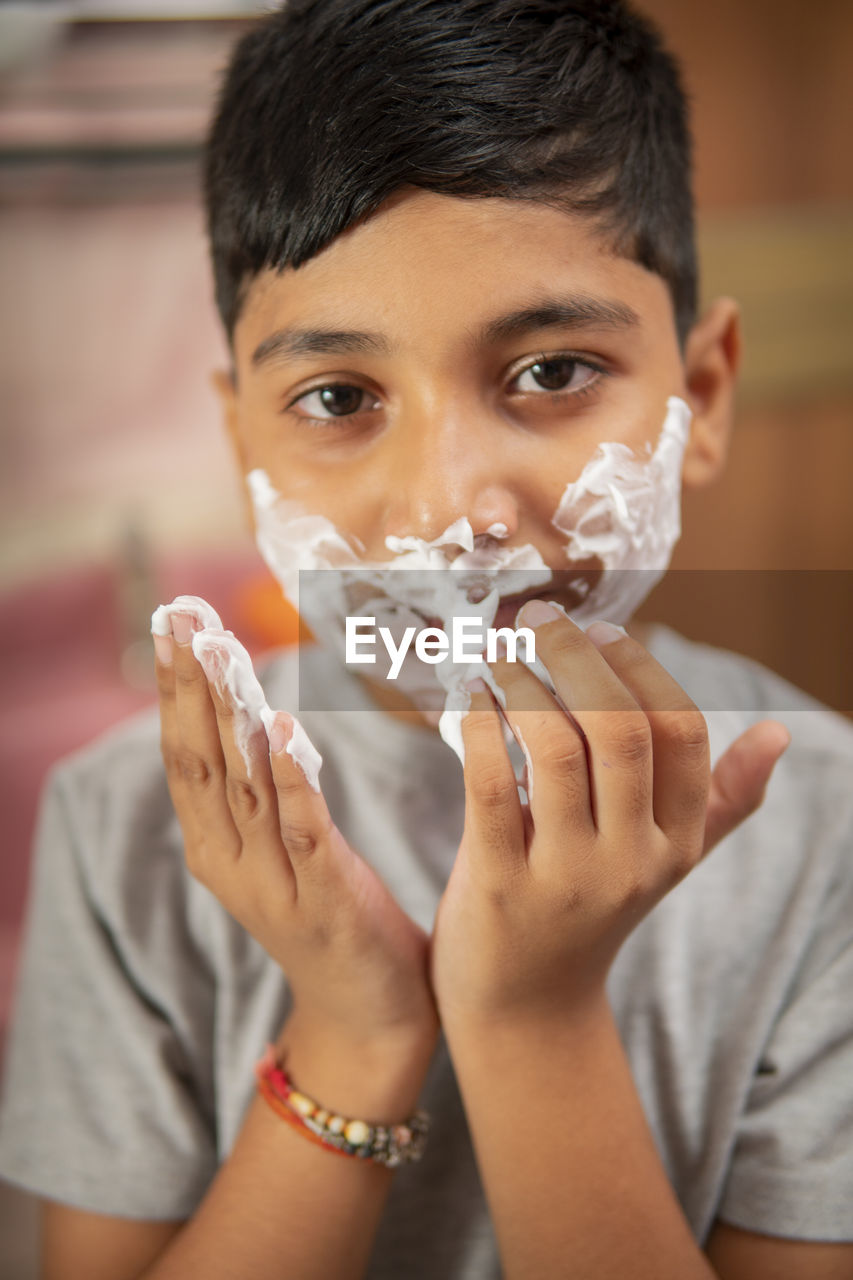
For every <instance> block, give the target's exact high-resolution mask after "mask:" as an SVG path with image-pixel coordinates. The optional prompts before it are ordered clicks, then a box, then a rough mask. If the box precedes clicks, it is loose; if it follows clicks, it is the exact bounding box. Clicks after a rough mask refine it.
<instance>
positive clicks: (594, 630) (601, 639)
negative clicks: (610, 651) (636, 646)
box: [586, 622, 628, 649]
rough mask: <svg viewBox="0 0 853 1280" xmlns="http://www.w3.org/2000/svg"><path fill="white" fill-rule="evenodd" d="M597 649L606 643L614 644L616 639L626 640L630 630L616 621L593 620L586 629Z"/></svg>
mask: <svg viewBox="0 0 853 1280" xmlns="http://www.w3.org/2000/svg"><path fill="white" fill-rule="evenodd" d="M586 634H587V635H588V636H589V638H590V640H591V641H592V643H593V644H594V645H595V647H596V649H602V648H603V647H604V646H605V645H606V644H613V643H614V641H616V640H624V639H625V637H626V636H627V634H628V632H627V631H626V630H625V628H624V627H619V626H617V625H616V623H615V622H592V623H590V625H589V626H588V627H587V629H586Z"/></svg>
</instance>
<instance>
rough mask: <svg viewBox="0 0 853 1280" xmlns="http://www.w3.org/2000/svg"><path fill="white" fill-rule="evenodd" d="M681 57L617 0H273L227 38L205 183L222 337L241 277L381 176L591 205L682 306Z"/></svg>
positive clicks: (689, 263)
mask: <svg viewBox="0 0 853 1280" xmlns="http://www.w3.org/2000/svg"><path fill="white" fill-rule="evenodd" d="M690 152H691V145H690V132H689V127H688V120H687V104H686V100H685V95H684V92H683V90H682V87H681V84H680V80H679V73H678V68H677V65H676V63H675V61H674V60H673V58H672V57H671V56H670V55H669V53H667V51H666V50H665V48H664V47H663V44H662V42H661V38H660V36H659V34H658V33H657V31H656V30H655V28H654V27H653V26H652V24H651V23H649V22H648V21H647V20H646V19H645V18H644V17H641V16H639V15H638V14H636V13H634V12H633V11H632V10H631V9H629V8H628V7H627V6H626V5H625V4H624V3H622V0H290V3H288V4H286V5H285V6H284V7H283V8H281V9H279V10H277V11H275V12H273V13H271V14H269V15H267V16H265V17H264V18H262V19H259V20H258V22H257V23H256V24H254V25H253V26H252V28H250V30H249V31H248V32H247V34H246V35H245V36H244V37H243V38H242V39H241V40H240V41H239V43H238V45H237V47H236V49H235V51H234V55H233V57H232V60H231V63H230V66H229V69H228V72H227V74H226V77H225V81H224V84H223V88H222V92H221V96H220V100H219V104H218V110H217V113H216V116H215V119H214V122H213V125H212V128H211V132H210V138H209V141H208V147H207V155H206V166H205V194H206V202H207V211H208V226H209V234H210V242H211V251H212V256H213V267H214V275H215V285H216V300H217V305H218V307H219V310H220V314H221V316H222V319H223V322H224V324H225V328H226V330H227V332H228V335H229V337H231V336H233V331H234V326H235V324H236V322H237V319H238V317H239V314H240V308H241V306H242V303H243V299H244V297H245V292H246V289H247V287H248V286H249V284H250V283H251V281H252V279H254V277H255V276H257V275H258V273H259V272H261V271H262V270H264V269H265V268H272V269H274V270H283V269H284V268H286V267H298V266H300V265H301V264H302V263H304V262H306V261H308V260H309V259H310V258H312V257H313V256H314V255H315V254H317V253H319V252H320V250H321V249H323V248H325V246H326V245H328V244H329V243H330V242H331V241H332V240H334V239H335V237H336V236H338V235H340V233H341V232H342V231H345V230H346V229H347V228H348V227H350V226H352V225H353V224H354V223H355V222H356V221H357V220H359V219H361V218H364V217H366V216H368V215H370V214H371V213H373V212H374V211H375V210H376V209H377V208H378V207H379V206H380V205H381V204H382V203H383V201H385V200H386V199H387V198H388V197H389V196H390V195H391V194H392V193H393V192H395V191H397V190H399V189H400V188H401V187H406V186H410V185H412V186H415V187H421V188H424V189H426V190H428V191H433V192H439V193H442V194H446V195H453V196H463V197H466V196H470V197H477V196H480V197H482V196H501V197H505V198H512V199H526V200H533V201H538V202H539V203H542V204H548V205H552V206H556V207H558V208H561V209H565V210H568V211H572V212H581V213H586V214H588V215H590V216H591V217H594V218H595V219H596V220H597V222H598V224H599V225H600V227H601V229H602V231H604V232H606V233H607V234H608V235H609V236H610V237H611V239H612V242H613V244H614V247H615V249H616V251H617V252H618V253H619V254H620V255H622V256H624V257H627V258H631V259H632V260H634V261H636V262H638V263H640V264H641V265H642V266H644V267H646V268H648V269H649V270H651V271H654V272H656V273H657V274H658V275H660V276H661V277H662V278H663V279H664V281H665V282H666V284H667V285H668V287H669V290H670V293H671V295H672V301H673V308H674V313H675V323H676V329H677V332H678V336H679V339H680V340H681V341H682V343H683V341H684V338H685V336H686V334H687V331H688V329H689V328H690V325H691V324H692V323H693V321H694V319H695V312H696V289H697V281H696V277H697V268H696V253H695V247H694V229H693V201H692V195H691V183H690V170H691V155H690Z"/></svg>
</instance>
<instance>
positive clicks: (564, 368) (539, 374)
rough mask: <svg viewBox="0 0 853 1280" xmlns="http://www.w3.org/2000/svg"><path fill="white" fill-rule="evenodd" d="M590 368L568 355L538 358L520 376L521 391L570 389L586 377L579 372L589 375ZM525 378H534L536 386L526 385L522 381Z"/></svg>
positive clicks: (519, 388) (519, 385) (519, 386)
mask: <svg viewBox="0 0 853 1280" xmlns="http://www.w3.org/2000/svg"><path fill="white" fill-rule="evenodd" d="M590 372H591V371H590V368H589V366H588V365H583V364H581V363H580V362H579V361H578V360H572V359H570V358H569V357H568V356H555V357H554V358H553V359H552V360H537V361H536V363H535V364H532V365H529V366H528V368H526V369H525V370H524V371H523V372H522V373H521V374H519V377H518V390H519V391H530V390H536V389H538V390H540V391H568V390H572V389H573V388H574V387H575V386H577V385H578V384H579V381H580V382H581V383H582V382H584V381H585V380H586V379H585V378H584V377H581V378H580V380H579V379H578V376H577V375H578V374H579V373H580V374H581V375H584V374H585V375H587V376H588V375H589V374H590ZM525 378H531V379H533V381H534V383H535V384H536V385H535V387H524V386H522V385H521V384H522V382H523V380H524V379H525Z"/></svg>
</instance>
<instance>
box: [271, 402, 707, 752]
mask: <svg viewBox="0 0 853 1280" xmlns="http://www.w3.org/2000/svg"><path fill="white" fill-rule="evenodd" d="M690 417H691V415H690V410H689V408H688V406H687V405H686V404H685V403H684V401H683V400H681V399H679V398H678V397H676V396H671V397H670V398H669V399H668V401H667V413H666V417H665V419H664V422H663V426H662V427H661V431H660V434H659V437H658V440H657V444H656V446H655V448H654V450H652V447H651V445H649V444H647V445H646V446H645V450H644V451H643V452H640V453H639V454H638V453H635V452H634V451H633V450H631V449H630V448H629V447H628V446H627V445H625V444H618V443H608V444H602V445H599V447H598V448H597V450H596V451H595V453H594V454H593V456H592V458H591V459H590V461H589V462H588V463H587V464H586V466H585V467H584V469H583V471H582V472H581V474H580V476H579V477H578V479H577V480H576V481H574V482H573V483H571V484H568V485H567V486H566V488H565V490H564V492H563V495H562V497H561V499H560V502H559V504H558V506H557V510H556V512H555V514H554V517H553V519H552V524H553V526H554V527H555V528H556V529H557V530H559V532H560V533H562V534H563V535H564V536H565V537H566V548H565V552H566V559H567V562H568V564H569V565H571V564H575V565H578V564H580V563H582V562H583V563H586V564H589V563H590V562H591V561H592V562H594V563H596V564H597V565H599V566H600V572H599V574H598V577H597V580H596V582H595V585H594V586H593V587H592V588H591V589H589V582H588V581H586V580H583V579H581V580H577V581H575V582H573V583H572V586H573V587H574V588H575V591H576V593H577V594H578V596H579V603H578V605H577V606H576V607H573V608H572V609H571V612H570V616H571V618H572V620H573V621H574V622H575V623H577V625H578V626H581V627H586V626H588V625H589V623H591V622H593V621H595V619H596V618H606V619H607V620H608V621H610V622H614V623H622V622H626V621H627V620H628V619H629V618H630V617H631V616H632V614H633V613H634V612H635V610H636V609H637V608H638V606H639V605H640V604H641V603H642V601H643V600H644V599H645V597H646V596H647V595H648V593H649V592H650V591H651V589H652V587H653V586H654V585H655V584H656V583H657V582H658V581H659V580H660V578H661V577H662V576H663V575H664V573H665V572H666V570H667V567H668V565H669V561H670V558H671V556H672V551H673V548H674V546H675V544H676V542H677V541H678V538H679V535H680V533H681V465H682V460H683V457H684V447H685V445H686V443H687V435H688V430H689V426H690ZM248 483H249V489H250V493H251V497H252V502H253V505H254V510H255V519H256V529H257V534H256V536H257V543H258V548H259V550H260V552H261V555H262V556H263V558H264V560H265V561H266V563H267V565H268V566H269V568H270V570H271V571H272V573H273V574H274V576H275V577H276V579H277V580H278V582H279V583H280V585H281V587H282V590H283V591H284V594H285V596H286V597H287V598H288V599H289V600H290V602H291V603H292V604H293V605H294V607H295V608H296V609H297V610H298V611H299V613H300V614H301V616H302V617H303V618H304V620H305V621H306V622H307V623H308V625H309V626H310V628H311V630H312V632H313V633H314V635H315V636H316V637H317V639H318V640H319V641H321V642H322V643H323V644H325V645H328V646H330V647H331V648H332V650H333V651H334V652H335V653H336V654H338V655H339V656H340V658H341V660H342V661H343V660H344V654H345V622H346V618H347V617H354V616H371V617H373V618H374V619H375V626H376V628H377V629H378V628H379V627H383V626H384V627H387V628H388V629H389V631H390V632H391V634H392V636H393V637H394V639H395V643H397V644H399V641H400V639H401V637H402V636H403V634H404V631H405V629H406V628H407V627H411V626H414V627H415V629H416V631H419V630H421V629H423V628H424V627H440V628H441V629H442V630H444V631H445V632H449V631H450V629H451V625H452V619H453V618H454V617H457V618H461V617H470V618H478V619H480V624H481V627H482V629H483V631H484V632H485V629H486V628H488V627H491V626H492V624H493V622H494V619H495V615H496V613H497V611H498V608H499V606H500V603H501V599H502V598H505V597H506V596H515V595H518V594H521V593H523V592H528V591H530V590H531V589H535V588H537V587H542V586H545V585H546V584H547V583H549V582H551V581H552V578H553V574H552V570H551V568H550V567H549V566H548V565H547V564H546V563H545V561H544V560H543V558H542V555H541V553H540V552H539V551H538V549H537V548H536V547H534V546H533V545H532V544H530V543H527V544H525V545H524V546H521V547H504V546H501V545H500V542H501V539H502V538H503V537H505V536H506V529H505V528H503V526H492V528H491V529H490V530H489V531H488V533H486V534H484V535H475V534H474V531H473V529H472V527H471V523H470V521H469V520H468V519H467V517H465V516H461V517H460V518H459V519H458V520H455V521H454V522H453V523H452V524H451V525H449V526H448V528H447V529H445V530H444V532H443V533H442V534H440V535H439V536H438V537H437V538H434V539H432V540H431V541H426V540H425V539H423V538H418V537H415V536H413V535H411V536H406V537H393V536H389V537H387V538H386V539H385V545H386V547H387V548H388V550H389V551H390V552H391V553H392V556H393V558H392V559H390V560H386V561H369V560H366V559H365V558H364V556H363V554H362V553H363V550H364V548H363V547H362V546H361V545H360V544H358V543H357V540H354V539H348V538H346V537H345V536H344V535H343V534H342V533H340V531H339V530H338V529H337V528H336V527H335V525H334V524H333V523H332V522H331V521H330V520H327V519H326V518H325V517H324V516H318V515H310V514H308V513H306V512H305V511H304V509H303V508H302V507H301V506H300V505H299V503H297V502H293V501H291V500H289V499H285V498H283V497H282V496H281V495H280V494H279V493H277V492H276V490H275V489H274V488H273V486H272V485H271V483H270V480H269V477H268V476H267V474H266V472H265V471H262V470H259V469H258V470H254V471H252V472H250V473H249V476H248ZM317 570H324V571H327V570H336V571H337V572H334V573H327V572H324V573H322V574H320V573H317V574H313V573H306V575H305V577H303V578H302V580H301V582H300V573H302V572H304V571H317ZM507 571H511V573H509V572H507ZM501 587H503V588H504V589H503V591H502V590H501ZM376 657H377V664H376V666H375V667H372V668H371V678H376V679H383V678H385V676H387V668H386V669H385V670H384V671H383V667H382V658H383V654H382V650H381V647H379V646H377V652H376ZM532 669H533V670H534V671H535V672H536V674H537V675H538V676H539V677H540V678H541V679H542V680H543V681H544V682H545V683H546V684H548V685H549V687H551V688H553V685H551V682H550V680H549V678H548V674H547V671H546V670H545V668H544V667H543V666H542V665H541V664H540V663H539V662H537V663H535V664H533V667H532ZM475 676H480V677H481V678H482V679H483V680H485V681H486V683H487V684H488V685H489V686H490V687H491V689H492V690H493V692H494V693H495V695H496V696H497V697H498V699H499V700H500V701H501V702H503V693H502V691H501V690H500V689H499V687H498V686H497V684H496V683H495V681H494V677H493V676H492V673H491V670H490V669H489V667H488V666H486V665H485V663H483V662H474V663H465V662H454V661H453V660H452V658H451V657H450V655H448V656H447V658H446V659H445V660H444V661H442V662H440V663H438V664H436V665H428V664H426V663H424V662H421V661H420V660H419V659H418V658H417V656H416V655H415V653H414V650H413V649H412V648H410V649H409V651H408V653H407V656H406V658H405V659H404V660H403V663H402V666H401V668H400V671H399V675H398V677H397V680H396V687H397V688H398V689H399V690H400V692H401V693H403V694H405V695H406V697H408V698H409V699H410V700H411V701H412V703H413V704H414V705H415V706H416V707H417V708H418V709H419V710H420V711H421V712H422V714H424V715H425V717H426V718H427V719H428V720H430V721H431V722H432V723H437V724H438V728H439V732H440V733H441V736H442V738H443V739H444V740H445V742H447V743H448V744H449V745H450V746H452V747H453V749H454V750H455V751H456V752H457V754H458V755H459V757H460V759H463V760H464V753H463V749H462V732H461V722H462V717H463V715H464V714H465V712H466V711H467V709H468V707H469V705H470V695H469V693H468V692H467V689H466V687H465V686H466V684H467V682H468V681H469V680H471V679H473V678H474V677H475Z"/></svg>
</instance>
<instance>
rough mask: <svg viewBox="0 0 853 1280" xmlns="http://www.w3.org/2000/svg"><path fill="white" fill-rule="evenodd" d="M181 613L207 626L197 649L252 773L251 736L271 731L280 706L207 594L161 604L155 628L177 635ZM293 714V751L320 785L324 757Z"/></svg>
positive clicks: (290, 748)
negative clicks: (274, 705) (226, 705)
mask: <svg viewBox="0 0 853 1280" xmlns="http://www.w3.org/2000/svg"><path fill="white" fill-rule="evenodd" d="M176 613H186V614H189V615H190V616H191V617H193V618H194V619H195V621H196V622H197V623H198V624H199V626H200V628H201V629H200V630H198V631H196V632H195V633H194V635H193V639H192V646H193V653H194V654H195V656H196V658H198V660H199V662H200V663H201V665H202V668H203V670H204V671H205V673H206V674H208V673H209V678H210V679H211V680H212V682H213V683H214V685H215V687H216V691H217V693H218V694H219V696H220V698H222V700H223V702H225V701H227V702H230V704H231V706H232V707H233V708H234V711H235V714H234V717H233V720H232V725H233V729H234V741H235V744H236V746H237V749H238V751H239V752H240V754H241V756H242V757H243V760H244V761H245V764H246V772H247V773H248V775H249V777H251V775H252V765H251V755H250V751H249V746H250V743H251V740H252V738H253V737H254V736H255V735H256V734H258V733H266V735H267V737H268V736H269V733H270V730H271V729H272V724H273V720H274V719H275V712H274V711H273V710H272V709H271V708H270V707H269V706H268V704H267V700H266V698H265V697H264V691H263V689H262V688H261V685H260V682H259V681H258V678H257V676H256V675H255V672H254V668H253V667H252V659H251V658H250V657H249V654H248V652H247V650H246V649H245V648H244V647H243V645H242V644H241V643H240V641H239V640H238V639H237V637H236V636H235V635H234V633H233V631H225V630H224V629H223V627H222V621H221V619H220V617H219V614H218V613H217V612H216V610H215V609H214V608H212V606H211V605H209V604H208V603H207V601H206V600H202V598H201V596H177V597H176V598H175V599H174V600H173V601H172V603H171V604H161V605H160V606H159V608H157V609H155V610H154V613H153V614H152V617H151V630H152V632H153V634H154V635H159V636H168V635H171V634H172V617H173V616H174V615H175V614H176ZM290 718H291V720H292V721H293V731H292V733H291V736H290V741H289V742H288V743H287V747H286V750H287V754H288V755H289V756H290V757H291V759H293V760H294V761H295V763H296V764H297V765H298V767H299V768H300V769H301V770H302V772H303V773H304V775H305V777H306V779H307V780H308V784H309V785H310V786H311V787H312V789H313V790H314V791H319V790H320V782H319V776H320V766H321V765H322V763H323V758H322V756H321V755H320V753H319V751H318V750H317V748H316V747H315V746H314V744H313V743H312V742H311V740H310V738H309V737H308V734H307V733H306V732H305V730H304V728H303V727H302V725H301V724H300V723H299V721H298V720H297V719H296V717H295V716H291V717H290Z"/></svg>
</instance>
